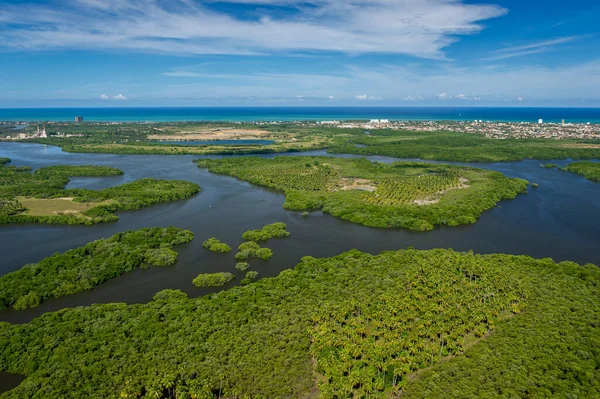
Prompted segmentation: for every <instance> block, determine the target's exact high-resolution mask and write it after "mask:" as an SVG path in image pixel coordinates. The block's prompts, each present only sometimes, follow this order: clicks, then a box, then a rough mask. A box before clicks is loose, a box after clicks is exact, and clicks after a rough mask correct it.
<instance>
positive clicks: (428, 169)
mask: <svg viewBox="0 0 600 399" xmlns="http://www.w3.org/2000/svg"><path fill="white" fill-rule="evenodd" d="M197 164H198V166H199V167H202V168H208V170H209V171H211V172H214V173H220V174H226V175H230V176H234V177H237V178H239V179H242V180H246V181H249V182H251V183H254V184H259V185H263V186H267V187H272V188H275V189H277V190H281V191H283V192H284V194H285V203H284V204H283V206H284V208H286V209H289V210H295V211H303V210H311V209H322V210H323V212H328V213H331V214H332V215H333V216H337V217H341V218H343V219H346V220H349V221H352V222H355V223H360V224H364V225H367V226H372V227H382V228H389V227H402V228H406V229H411V230H420V231H423V230H431V229H433V228H434V226H436V225H447V226H457V225H460V224H467V223H475V222H476V220H477V219H478V218H479V216H480V215H481V213H482V212H484V211H485V210H487V209H490V208H493V207H494V206H495V205H496V204H497V203H498V202H499V201H500V200H503V199H511V198H515V197H516V196H517V195H518V194H519V193H523V192H526V190H527V185H528V182H527V181H525V180H521V179H514V178H509V177H506V176H504V175H503V174H502V173H500V172H495V171H489V170H482V169H476V168H469V167H459V166H450V165H434V164H426V163H415V162H396V163H393V164H391V165H386V164H382V163H376V162H371V161H369V160H367V159H336V158H325V157H276V158H274V159H264V158H256V157H244V158H231V159H229V158H228V159H218V160H209V159H201V160H198V161H197ZM249 234H258V233H248V235H249Z"/></svg>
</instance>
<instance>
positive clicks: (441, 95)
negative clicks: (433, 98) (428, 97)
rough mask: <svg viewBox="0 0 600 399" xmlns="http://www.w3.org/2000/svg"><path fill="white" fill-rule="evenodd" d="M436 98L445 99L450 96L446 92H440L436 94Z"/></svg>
mask: <svg viewBox="0 0 600 399" xmlns="http://www.w3.org/2000/svg"><path fill="white" fill-rule="evenodd" d="M437 98H439V99H440V100H447V99H448V98H450V96H449V95H448V93H440V94H438V95H437Z"/></svg>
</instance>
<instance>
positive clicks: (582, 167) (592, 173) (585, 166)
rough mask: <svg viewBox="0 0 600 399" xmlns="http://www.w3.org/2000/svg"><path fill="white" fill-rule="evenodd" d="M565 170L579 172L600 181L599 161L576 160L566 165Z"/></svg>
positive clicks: (590, 178)
mask: <svg viewBox="0 0 600 399" xmlns="http://www.w3.org/2000/svg"><path fill="white" fill-rule="evenodd" d="M563 170H566V171H568V172H573V173H578V174H580V175H583V176H584V177H585V178H586V179H588V180H591V181H596V182H600V163H598V162H574V163H572V164H570V165H567V166H565V167H564V168H563Z"/></svg>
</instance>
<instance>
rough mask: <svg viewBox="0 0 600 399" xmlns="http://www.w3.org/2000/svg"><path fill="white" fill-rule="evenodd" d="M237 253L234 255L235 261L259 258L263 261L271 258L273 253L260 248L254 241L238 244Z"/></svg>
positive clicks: (267, 249)
mask: <svg viewBox="0 0 600 399" xmlns="http://www.w3.org/2000/svg"><path fill="white" fill-rule="evenodd" d="M238 251H239V252H238V253H237V254H235V260H238V261H240V260H248V259H250V258H259V259H263V260H269V259H271V257H272V256H273V251H271V250H270V249H269V248H261V247H260V245H258V244H257V243H256V242H254V241H248V242H244V243H242V244H240V246H239V247H238Z"/></svg>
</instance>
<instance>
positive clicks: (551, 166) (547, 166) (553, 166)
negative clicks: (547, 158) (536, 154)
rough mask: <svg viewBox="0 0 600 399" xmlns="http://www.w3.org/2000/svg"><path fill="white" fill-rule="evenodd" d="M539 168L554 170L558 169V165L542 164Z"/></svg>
mask: <svg viewBox="0 0 600 399" xmlns="http://www.w3.org/2000/svg"><path fill="white" fill-rule="evenodd" d="M540 167H542V168H548V169H556V168H558V165H557V164H555V163H543V164H541V165H540Z"/></svg>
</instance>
